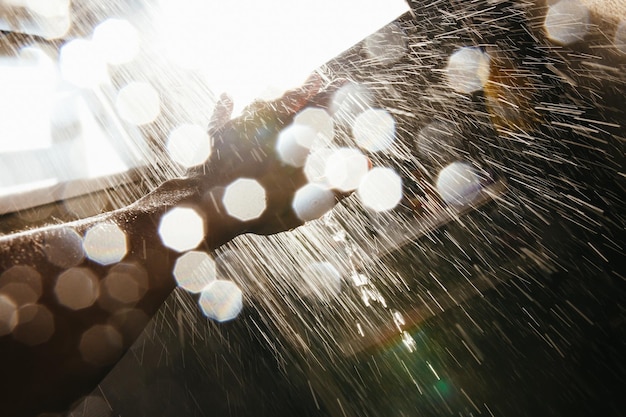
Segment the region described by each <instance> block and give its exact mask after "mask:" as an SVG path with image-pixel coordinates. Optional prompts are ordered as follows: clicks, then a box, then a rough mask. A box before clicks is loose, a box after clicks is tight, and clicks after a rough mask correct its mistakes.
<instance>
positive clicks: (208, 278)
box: [174, 251, 216, 293]
mask: <svg viewBox="0 0 626 417" xmlns="http://www.w3.org/2000/svg"><path fill="white" fill-rule="evenodd" d="M215 277H216V266H215V261H214V260H213V258H211V257H210V256H209V255H208V254H207V253H206V252H199V251H191V252H187V253H186V254H184V255H182V256H181V257H180V258H178V259H177V260H176V264H175V265H174V278H175V279H176V283H177V284H178V286H179V287H181V288H183V289H185V290H187V291H189V292H192V293H199V292H200V291H202V290H203V289H204V288H205V287H206V286H207V285H209V284H210V283H211V282H213V281H215Z"/></svg>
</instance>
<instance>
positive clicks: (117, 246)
mask: <svg viewBox="0 0 626 417" xmlns="http://www.w3.org/2000/svg"><path fill="white" fill-rule="evenodd" d="M83 249H84V250H85V253H86V254H87V257H88V258H89V259H91V260H92V261H94V262H98V263H99V264H102V265H110V264H113V263H115V262H119V261H121V260H122V259H123V258H124V256H126V251H127V250H128V248H127V242H126V234H125V233H124V231H123V230H122V229H120V228H119V227H118V226H117V225H116V224H113V223H100V224H97V225H95V226H93V227H92V228H91V229H89V230H88V231H87V233H85V238H84V240H83Z"/></svg>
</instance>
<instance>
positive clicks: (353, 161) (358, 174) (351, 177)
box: [324, 148, 369, 191]
mask: <svg viewBox="0 0 626 417" xmlns="http://www.w3.org/2000/svg"><path fill="white" fill-rule="evenodd" d="M368 170H369V160H368V159H367V157H366V156H365V155H363V154H362V153H361V152H360V151H359V150H357V149H353V148H342V149H339V150H337V151H335V152H334V153H333V154H332V155H331V156H330V157H329V158H328V161H327V162H326V169H325V171H324V173H325V175H326V178H327V180H328V183H329V184H330V185H331V186H332V187H333V188H336V189H338V190H340V191H352V190H356V189H357V187H358V186H359V183H360V182H361V179H362V178H363V176H364V175H365V174H367V171H368Z"/></svg>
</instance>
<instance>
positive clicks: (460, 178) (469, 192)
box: [436, 162, 482, 207]
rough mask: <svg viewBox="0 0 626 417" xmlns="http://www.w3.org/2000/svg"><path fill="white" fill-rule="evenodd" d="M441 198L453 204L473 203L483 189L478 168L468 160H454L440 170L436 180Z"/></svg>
mask: <svg viewBox="0 0 626 417" xmlns="http://www.w3.org/2000/svg"><path fill="white" fill-rule="evenodd" d="M436 187H437V192H438V193H439V195H440V196H441V199H442V200H443V201H445V202H446V203H447V204H450V205H452V206H460V207H462V206H465V205H468V204H471V203H472V201H474V199H475V198H476V197H477V196H478V194H479V193H480V191H481V189H482V181H481V178H480V176H479V175H478V173H477V172H476V170H475V169H474V168H473V167H472V166H471V165H470V164H468V163H466V162H453V163H451V164H450V165H448V166H446V167H445V168H444V169H442V170H441V171H440V172H439V175H438V177H437V182H436Z"/></svg>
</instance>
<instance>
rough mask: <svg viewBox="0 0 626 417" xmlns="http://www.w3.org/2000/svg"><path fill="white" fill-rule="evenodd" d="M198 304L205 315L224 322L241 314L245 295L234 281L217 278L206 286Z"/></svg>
mask: <svg viewBox="0 0 626 417" xmlns="http://www.w3.org/2000/svg"><path fill="white" fill-rule="evenodd" d="M198 304H199V305H200V308H201V309H202V312H203V313H204V315H205V316H207V317H209V318H211V319H213V320H216V321H220V322H223V321H228V320H233V319H234V318H236V317H237V316H238V315H239V313H240V312H241V310H242V309H243V296H242V294H241V290H240V289H239V287H238V286H237V284H235V283H234V282H232V281H222V280H216V281H213V282H212V283H211V284H210V285H209V286H207V287H205V289H204V290H203V291H202V293H201V294H200V299H199V301H198Z"/></svg>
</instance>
